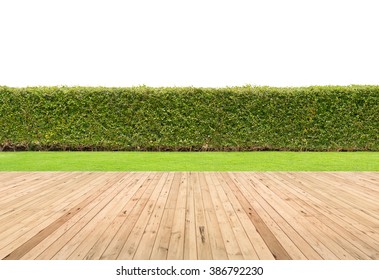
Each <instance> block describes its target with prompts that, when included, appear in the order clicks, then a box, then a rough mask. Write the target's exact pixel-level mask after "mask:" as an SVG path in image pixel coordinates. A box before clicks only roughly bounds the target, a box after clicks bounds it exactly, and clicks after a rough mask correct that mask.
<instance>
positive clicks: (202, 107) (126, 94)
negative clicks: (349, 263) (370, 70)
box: [0, 86, 379, 151]
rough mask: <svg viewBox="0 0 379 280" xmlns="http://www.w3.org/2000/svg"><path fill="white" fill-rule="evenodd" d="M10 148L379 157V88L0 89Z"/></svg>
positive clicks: (2, 137) (3, 145)
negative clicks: (373, 153)
mask: <svg viewBox="0 0 379 280" xmlns="http://www.w3.org/2000/svg"><path fill="white" fill-rule="evenodd" d="M0 100H1V103H0V149H1V150H157V151H158V150H179V151H180V150H192V151H196V150H295V151H298V150H308V151H325V150H334V151H335V150H375V151H378V150H379V86H314V87H298V88H273V87H252V86H244V87H232V88H193V87H185V88H151V87H146V86H140V87H130V88H105V87H27V88H10V87H4V86H3V87H0Z"/></svg>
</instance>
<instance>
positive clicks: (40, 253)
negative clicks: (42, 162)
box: [0, 172, 379, 260]
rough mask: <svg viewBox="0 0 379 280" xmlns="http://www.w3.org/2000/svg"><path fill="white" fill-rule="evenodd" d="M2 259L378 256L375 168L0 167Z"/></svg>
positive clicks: (378, 181) (378, 194)
mask: <svg viewBox="0 0 379 280" xmlns="http://www.w3.org/2000/svg"><path fill="white" fill-rule="evenodd" d="M0 259H97V260H98V259H111V260H115V259H160V260H161V259H186V260H188V259H265V260H267V259H296V260H299V259H333V260H334V259H379V172H360V173H348V172H334V173H333V172H319V173H316V172H175V173H174V172H151V173H149V172H147V173H142V172H124V173H122V172H33V173H25V172H0Z"/></svg>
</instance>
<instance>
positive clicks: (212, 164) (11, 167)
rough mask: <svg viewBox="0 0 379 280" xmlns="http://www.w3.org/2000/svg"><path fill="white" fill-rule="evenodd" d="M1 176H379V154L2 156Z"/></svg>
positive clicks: (118, 153) (77, 154)
mask: <svg viewBox="0 0 379 280" xmlns="http://www.w3.org/2000/svg"><path fill="white" fill-rule="evenodd" d="M0 171H379V153H378V152H2V153H0Z"/></svg>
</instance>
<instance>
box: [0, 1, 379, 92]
mask: <svg viewBox="0 0 379 280" xmlns="http://www.w3.org/2000/svg"><path fill="white" fill-rule="evenodd" d="M378 5H379V1H377V0H355V1H353V0H340V1H339V0H314V1H313V0H260V1H258V0H229V1H225V0H188V1H187V0H134V1H129V0H88V1H86V0H0V85H7V86H34V85H40V86H43V85H67V86H73V85H83V86H137V85H142V84H145V85H147V86H154V87H156V86H199V87H224V86H241V85H246V84H251V85H269V86H304V85H305V86H306V85H349V84H377V85H378V84H379V35H378V33H379V32H378V30H379V16H378V12H379V9H378Z"/></svg>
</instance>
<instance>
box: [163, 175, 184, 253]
mask: <svg viewBox="0 0 379 280" xmlns="http://www.w3.org/2000/svg"><path fill="white" fill-rule="evenodd" d="M187 188H188V173H187V172H181V178H180V184H179V191H178V200H177V201H176V207H175V214H174V221H173V225H172V232H171V237H170V244H169V246H168V252H167V259H169V260H182V259H183V258H184V238H185V220H186V205H187Z"/></svg>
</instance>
